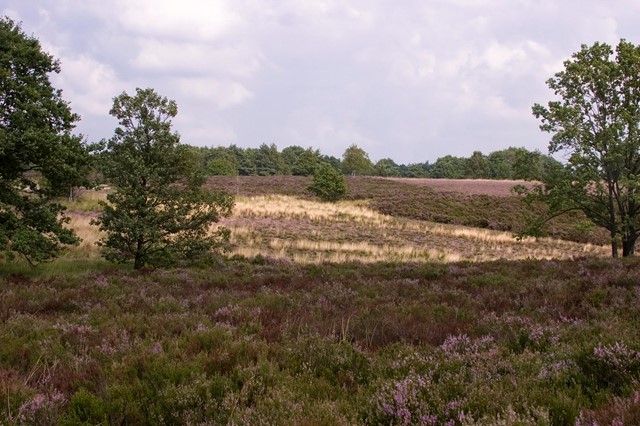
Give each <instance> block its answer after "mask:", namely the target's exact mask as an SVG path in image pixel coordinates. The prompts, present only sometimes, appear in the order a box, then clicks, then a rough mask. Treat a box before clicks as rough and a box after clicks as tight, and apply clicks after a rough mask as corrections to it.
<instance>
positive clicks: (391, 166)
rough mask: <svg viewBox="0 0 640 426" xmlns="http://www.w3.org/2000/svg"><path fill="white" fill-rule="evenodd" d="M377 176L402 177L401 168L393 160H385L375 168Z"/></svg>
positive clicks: (380, 161) (379, 162)
mask: <svg viewBox="0 0 640 426" xmlns="http://www.w3.org/2000/svg"><path fill="white" fill-rule="evenodd" d="M373 174H374V175H375V176H383V177H391V176H400V167H399V166H398V165H397V164H396V163H395V161H393V160H392V159H391V158H383V159H382V160H378V162H377V163H376V164H375V165H374V166H373Z"/></svg>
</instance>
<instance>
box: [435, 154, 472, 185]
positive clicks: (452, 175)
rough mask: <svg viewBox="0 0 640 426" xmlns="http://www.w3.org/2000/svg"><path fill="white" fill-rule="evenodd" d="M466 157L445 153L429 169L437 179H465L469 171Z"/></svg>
mask: <svg viewBox="0 0 640 426" xmlns="http://www.w3.org/2000/svg"><path fill="white" fill-rule="evenodd" d="M467 162H468V160H467V159H466V158H462V157H454V156H451V155H445V156H444V157H440V158H438V159H437V160H436V162H435V163H433V165H432V166H431V168H430V169H429V174H430V175H431V176H430V177H432V178H436V179H464V177H465V175H466V172H467Z"/></svg>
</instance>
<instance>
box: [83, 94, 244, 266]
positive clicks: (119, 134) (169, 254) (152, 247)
mask: <svg viewBox="0 0 640 426" xmlns="http://www.w3.org/2000/svg"><path fill="white" fill-rule="evenodd" d="M177 111H178V109H177V105H176V103H175V102H174V101H172V100H168V99H167V98H165V97H161V96H160V95H158V94H157V93H156V92H155V91H154V90H152V89H144V90H142V89H136V94H135V96H130V95H128V94H127V93H122V94H121V95H120V96H117V97H116V98H114V102H113V108H112V109H111V111H110V114H111V115H113V116H114V117H116V118H117V119H118V122H119V127H118V128H116V130H115V134H114V136H113V137H112V138H111V139H110V140H109V141H108V142H107V143H106V150H105V151H104V152H103V154H102V158H101V167H102V171H103V173H104V175H105V177H106V178H107V179H108V181H109V182H110V183H111V184H112V185H114V187H115V191H114V192H113V193H111V194H109V195H108V196H107V200H108V203H104V202H103V203H102V208H103V211H102V213H101V215H100V217H99V219H97V220H96V221H95V222H94V223H95V224H97V225H99V226H100V230H101V231H103V232H105V233H106V236H105V237H104V238H103V239H102V240H100V245H101V246H102V248H103V256H104V257H105V258H106V259H108V260H111V261H114V262H119V263H129V262H131V261H133V267H134V269H140V268H142V267H143V266H145V265H152V266H157V265H163V264H167V263H171V262H174V261H176V260H179V259H194V258H196V257H198V256H199V255H201V254H205V253H209V252H210V251H212V250H213V249H215V248H218V247H219V246H220V245H221V244H222V243H224V242H225V241H226V240H227V239H228V230H226V229H225V228H218V229H217V230H216V231H212V229H211V227H212V225H213V224H214V223H215V222H218V220H219V219H220V218H221V217H223V216H228V215H229V214H230V213H231V210H232V208H233V204H234V203H233V198H232V197H231V196H229V195H226V194H218V193H213V192H205V191H203V190H202V188H201V187H202V184H203V183H204V182H205V175H204V172H203V170H202V167H200V164H199V162H198V158H197V157H196V156H195V155H194V153H193V151H192V150H189V149H188V147H186V146H184V145H180V141H179V139H180V138H179V136H178V134H177V133H174V132H172V131H171V119H172V118H173V117H175V116H176V114H177Z"/></svg>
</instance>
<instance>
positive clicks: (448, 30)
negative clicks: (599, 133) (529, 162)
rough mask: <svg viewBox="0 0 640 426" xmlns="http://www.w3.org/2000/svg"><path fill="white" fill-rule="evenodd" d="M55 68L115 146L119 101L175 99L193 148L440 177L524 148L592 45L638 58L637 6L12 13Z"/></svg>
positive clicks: (223, 4) (279, 2)
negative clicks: (292, 152)
mask: <svg viewBox="0 0 640 426" xmlns="http://www.w3.org/2000/svg"><path fill="white" fill-rule="evenodd" d="M0 13H2V15H8V16H10V17H11V18H13V19H14V20H17V21H22V26H23V30H24V31H25V32H26V33H28V34H33V35H34V36H36V37H37V38H38V39H40V41H41V43H42V45H43V47H44V49H45V50H47V51H48V52H49V53H51V54H53V55H54V56H55V57H57V58H58V59H60V61H61V65H62V72H61V73H60V74H59V75H57V76H55V77H54V78H53V81H54V85H55V86H56V87H57V88H60V89H63V91H64V98H65V99H66V100H68V101H70V102H71V106H72V108H73V110H74V111H75V112H76V113H78V114H80V115H81V116H82V121H81V123H80V124H79V126H78V131H79V132H81V133H83V134H85V135H86V136H87V138H88V139H89V140H90V141H98V140H100V139H102V138H108V137H110V136H111V135H112V134H113V130H114V128H115V126H116V122H115V119H113V118H112V117H110V116H109V115H108V111H109V109H110V107H111V103H112V99H113V97H114V96H116V95H118V94H120V93H122V92H123V91H127V92H129V93H132V92H133V91H135V88H136V87H152V88H154V89H155V90H156V91H157V92H159V93H160V94H161V95H164V96H167V97H169V98H171V99H174V100H176V102H177V103H178V108H179V113H178V116H177V117H176V120H175V121H174V129H175V130H177V131H178V132H179V133H180V134H181V136H182V141H183V142H184V143H189V144H192V145H200V146H218V145H223V146H228V145H229V144H232V143H233V144H236V145H238V146H242V147H257V146H259V145H260V144H261V143H267V144H271V143H275V144H276V145H277V146H278V147H279V148H280V149H282V148H285V147H287V146H290V145H300V146H303V147H308V146H312V147H314V148H318V149H320V150H321V151H322V152H323V153H325V154H329V155H335V156H337V157H340V156H341V155H342V153H343V152H344V150H345V148H347V147H348V146H349V145H350V144H354V143H355V144H357V145H358V146H360V147H361V148H363V149H365V151H367V152H368V153H369V156H370V158H371V159H372V160H373V161H376V160H379V159H381V158H392V159H393V160H395V161H396V162H398V163H405V164H407V163H414V162H424V161H430V162H433V161H434V160H435V159H437V158H438V157H441V156H444V155H447V154H451V155H460V156H469V155H470V154H471V153H472V152H473V151H474V150H480V151H482V152H483V153H485V154H488V153H489V152H492V151H495V150H499V149H503V148H507V147H509V146H524V147H526V148H529V149H540V150H541V151H542V152H546V149H547V142H548V139H549V136H548V135H545V134H543V133H541V132H540V131H539V130H538V123H537V121H536V119H535V118H534V117H533V116H532V115H531V105H532V104H533V103H534V102H539V103H545V102H547V101H548V100H549V99H550V97H551V95H552V94H551V92H550V91H549V90H548V89H547V87H546V85H545V83H544V82H545V80H546V79H548V78H549V77H551V76H552V75H553V74H554V73H555V72H557V71H559V70H561V68H562V62H563V61H564V60H565V59H567V58H569V57H570V55H571V54H572V53H573V52H575V51H577V50H579V49H580V45H581V44H592V43H594V42H595V41H602V42H607V43H609V44H613V45H614V44H616V43H617V42H618V41H619V39H620V38H625V39H627V40H629V41H631V42H633V43H636V44H638V43H640V25H638V23H639V22H640V2H638V1H637V0H607V1H605V0H601V1H599V0H535V1H534V0H400V1H391V0H260V1H258V0H180V1H175V0H103V1H95V0H3V2H2V6H0Z"/></svg>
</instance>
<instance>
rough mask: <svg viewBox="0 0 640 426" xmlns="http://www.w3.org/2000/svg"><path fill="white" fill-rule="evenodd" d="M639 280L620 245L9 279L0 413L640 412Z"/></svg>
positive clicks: (55, 416)
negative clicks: (534, 254) (481, 257)
mask: <svg viewBox="0 0 640 426" xmlns="http://www.w3.org/2000/svg"><path fill="white" fill-rule="evenodd" d="M477 283H482V285H477ZM639 285H640V260H639V259H637V258H635V259H634V258H632V259H578V260H571V261H520V262H515V261H511V262H508V261H496V262H489V263H467V262H464V263H457V264H449V265H442V264H418V263H414V264H411V263H409V264H397V263H378V264H355V263H348V264H323V265H307V266H303V265H297V264H292V263H287V262H282V261H273V260H270V259H265V258H262V259H261V260H260V261H259V262H252V261H246V260H239V259H235V260H232V261H231V260H230V261H225V262H220V263H219V264H217V265H216V268H202V269H171V270H156V271H148V272H147V273H145V274H139V273H134V272H132V271H126V270H119V271H114V270H109V271H104V272H100V273H95V272H91V273H81V274H76V273H74V274H67V275H64V276H52V277H49V278H47V279H28V278H24V277H22V278H20V277H16V276H12V277H9V278H6V279H0V371H2V380H0V382H2V385H1V386H0V401H2V404H0V423H1V424H34V425H51V424H56V425H57V424H60V425H75V424H92V425H94V424H136V425H138V424H140V425H152V424H232V423H233V424H349V425H351V424H406V425H413V424H424V423H426V422H428V424H447V423H448V422H449V423H450V424H458V423H459V424H467V425H496V424H498V425H499V424H512V425H514V424H526V425H529V424H545V425H549V424H551V425H578V426H586V425H591V424H593V422H587V421H586V419H590V418H592V419H594V420H595V419H597V420H598V424H638V421H637V420H638V408H640V392H638V390H637V383H638V380H640V352H639V350H640V347H639V345H638V342H639V341H640V340H639V339H638V334H639V332H638V327H637V318H638V307H637V293H638V290H639ZM596 293H603V294H608V295H609V296H608V297H604V298H602V300H601V301H600V302H598V307H597V308H596V307H594V306H593V305H592V302H591V297H590V296H589V295H590V294H596ZM168 304H171V305H173V307H172V309H170V310H168V309H166V307H167V305H168ZM623 420H624V421H623Z"/></svg>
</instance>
